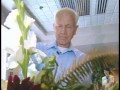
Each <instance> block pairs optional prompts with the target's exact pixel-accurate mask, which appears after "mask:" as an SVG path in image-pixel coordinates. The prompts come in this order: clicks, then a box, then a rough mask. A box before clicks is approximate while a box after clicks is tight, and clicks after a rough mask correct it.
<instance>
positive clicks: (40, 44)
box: [36, 42, 53, 49]
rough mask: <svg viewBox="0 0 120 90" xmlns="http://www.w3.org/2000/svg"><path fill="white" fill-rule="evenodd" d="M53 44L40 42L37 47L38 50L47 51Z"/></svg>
mask: <svg viewBox="0 0 120 90" xmlns="http://www.w3.org/2000/svg"><path fill="white" fill-rule="evenodd" d="M52 44H53V43H43V42H38V43H37V45H36V48H37V49H47V48H49V47H51V45H52Z"/></svg>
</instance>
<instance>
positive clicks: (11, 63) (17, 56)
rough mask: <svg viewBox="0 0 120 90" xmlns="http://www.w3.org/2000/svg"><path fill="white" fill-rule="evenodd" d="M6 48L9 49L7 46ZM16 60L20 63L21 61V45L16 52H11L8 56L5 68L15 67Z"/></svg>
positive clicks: (16, 64)
mask: <svg viewBox="0 0 120 90" xmlns="http://www.w3.org/2000/svg"><path fill="white" fill-rule="evenodd" d="M7 50H8V51H10V49H8V48H7ZM17 61H19V62H20V63H21V62H22V61H23V53H22V47H20V48H19V49H18V50H17V51H16V52H14V53H11V55H10V56H9V57H8V61H7V68H16V67H17V66H18V63H17Z"/></svg>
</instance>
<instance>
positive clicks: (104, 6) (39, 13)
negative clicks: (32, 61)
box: [2, 0, 119, 46]
mask: <svg viewBox="0 0 120 90" xmlns="http://www.w3.org/2000/svg"><path fill="white" fill-rule="evenodd" d="M23 1H24V3H25V6H26V10H27V14H28V15H30V16H31V17H32V18H34V19H35V23H34V24H33V25H32V27H31V30H33V31H35V33H36V35H37V38H38V41H42V42H48V41H53V40H54V39H55V37H54V31H53V27H52V24H53V21H54V13H55V11H56V10H58V9H60V8H62V7H70V8H72V9H75V10H76V11H77V12H78V13H79V15H80V16H79V20H78V25H79V28H78V32H77V33H79V31H81V34H83V33H82V30H86V31H85V32H86V33H84V35H83V36H86V35H88V33H89V32H90V33H91V32H93V33H94V31H95V30H96V31H97V32H96V31H95V32H96V33H99V32H100V31H98V30H101V31H102V32H104V30H103V29H100V28H101V27H100V26H102V27H103V26H105V25H106V26H107V27H108V28H107V29H109V26H112V25H113V27H114V26H115V29H116V30H118V27H117V28H116V25H117V26H118V23H119V0H23ZM2 5H3V6H4V7H5V8H6V10H8V11H11V10H12V9H13V8H15V5H14V2H13V0H2ZM7 14H8V13H7ZM5 16H6V15H5ZM3 17H4V16H3ZM94 27H95V28H96V29H94ZM113 27H112V28H113ZM86 28H89V29H90V31H87V30H88V29H86ZM104 28H105V29H106V27H104ZM93 30H94V31H93ZM113 30H114V28H113ZM106 31H108V32H107V33H108V34H109V30H106ZM83 32H84V31H83ZM117 32H118V31H115V33H114V32H113V33H114V35H116V34H117ZM99 34H101V33H99ZM104 35H106V34H104ZM91 36H92V34H91ZM75 37H76V38H75V39H76V40H80V39H79V38H80V37H81V35H80V33H79V34H77V35H76V36H75ZM96 37H97V36H96ZM111 37H112V35H111ZM75 39H73V42H74V45H75V46H79V45H81V43H84V42H81V43H79V44H78V43H77V42H76V40H75ZM100 40H101V39H100ZM81 41H82V40H81ZM91 42H92V41H91ZM87 44H88V43H87ZM89 44H90V43H89Z"/></svg>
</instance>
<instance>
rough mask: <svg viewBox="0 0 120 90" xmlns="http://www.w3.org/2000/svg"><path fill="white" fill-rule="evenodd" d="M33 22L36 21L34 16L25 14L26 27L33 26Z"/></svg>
mask: <svg viewBox="0 0 120 90" xmlns="http://www.w3.org/2000/svg"><path fill="white" fill-rule="evenodd" d="M33 22H35V20H34V19H33V18H30V17H28V16H26V15H25V20H24V24H25V27H28V26H31V25H32V23H33Z"/></svg>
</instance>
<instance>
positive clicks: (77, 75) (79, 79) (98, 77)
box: [60, 50, 118, 90]
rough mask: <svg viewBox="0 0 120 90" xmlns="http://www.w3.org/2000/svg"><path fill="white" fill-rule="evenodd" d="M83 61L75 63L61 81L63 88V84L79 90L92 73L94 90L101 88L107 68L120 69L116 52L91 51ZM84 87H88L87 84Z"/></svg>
mask: <svg viewBox="0 0 120 90" xmlns="http://www.w3.org/2000/svg"><path fill="white" fill-rule="evenodd" d="M82 61H83V62H81V60H80V61H79V60H78V61H75V62H74V64H73V67H71V68H70V69H69V70H68V71H67V74H66V73H65V75H64V77H62V78H61V79H60V82H61V86H63V84H62V83H65V86H64V87H65V88H68V87H72V86H74V87H75V88H77V87H78V86H79V85H83V82H84V80H85V78H86V76H87V75H90V73H92V76H90V77H91V80H92V84H93V86H94V89H95V87H96V86H101V84H102V77H103V76H104V72H103V70H104V69H105V68H106V67H109V68H111V69H112V68H118V67H117V66H118V52H117V51H116V50H112V52H110V50H106V51H105V50H103V52H99V51H91V52H90V53H88V54H87V56H86V57H85V58H84V59H83V60H82ZM89 84H90V83H89ZM83 86H84V87H87V86H86V85H85V84H84V85H83ZM94 89H93V90H94ZM71 90H75V89H71Z"/></svg>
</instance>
